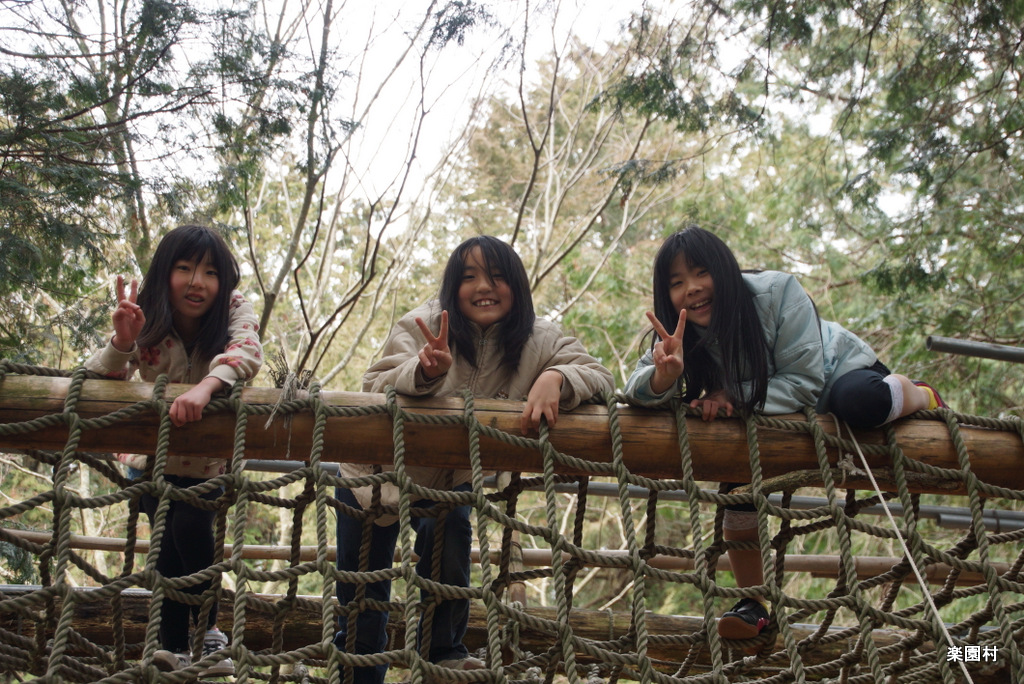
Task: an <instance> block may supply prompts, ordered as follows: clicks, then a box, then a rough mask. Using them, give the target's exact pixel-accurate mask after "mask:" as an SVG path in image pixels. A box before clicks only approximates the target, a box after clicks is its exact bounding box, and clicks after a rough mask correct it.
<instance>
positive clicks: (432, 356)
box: [416, 311, 452, 380]
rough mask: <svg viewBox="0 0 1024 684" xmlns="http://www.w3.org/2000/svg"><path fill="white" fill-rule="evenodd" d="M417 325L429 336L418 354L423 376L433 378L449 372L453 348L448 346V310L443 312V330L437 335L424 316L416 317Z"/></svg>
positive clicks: (424, 334) (425, 335)
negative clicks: (431, 329)
mask: <svg viewBox="0 0 1024 684" xmlns="http://www.w3.org/2000/svg"><path fill="white" fill-rule="evenodd" d="M416 325H418V326H419V327H420V330H421V331H422V332H423V336H424V337H426V338H427V343H426V344H425V345H423V348H422V349H420V352H419V354H418V356H419V359H420V368H422V369H423V377H425V378H427V379H428V380H433V379H434V378H438V377H440V376H442V375H444V374H445V373H447V372H448V369H449V368H451V367H452V350H451V349H450V348H449V347H448V312H447V311H442V312H441V330H440V332H438V333H437V337H434V334H433V333H432V332H431V331H430V328H428V327H427V324H426V323H424V322H423V319H422V318H417V319H416Z"/></svg>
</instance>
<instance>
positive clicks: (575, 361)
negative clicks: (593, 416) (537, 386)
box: [536, 326, 615, 409]
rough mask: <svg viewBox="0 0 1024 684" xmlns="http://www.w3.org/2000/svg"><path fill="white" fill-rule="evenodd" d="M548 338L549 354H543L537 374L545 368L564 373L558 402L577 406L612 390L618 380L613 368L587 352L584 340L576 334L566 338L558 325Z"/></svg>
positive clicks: (564, 407) (573, 406) (570, 406)
mask: <svg viewBox="0 0 1024 684" xmlns="http://www.w3.org/2000/svg"><path fill="white" fill-rule="evenodd" d="M549 340H550V341H549V342H548V349H547V350H546V351H547V353H546V354H542V355H541V359H542V362H541V364H540V365H539V367H538V369H537V374H536V377H539V376H540V374H541V373H543V372H544V371H546V370H556V371H558V372H559V373H561V374H562V377H563V378H564V380H563V382H562V396H561V400H560V401H559V405H560V406H561V407H562V408H563V409H572V408H575V407H577V406H579V405H580V404H581V403H583V402H584V401H588V400H589V399H592V398H593V397H594V396H595V395H597V394H600V393H604V394H606V395H610V394H611V393H612V391H613V390H614V388H615V380H614V378H613V377H612V373H611V371H609V370H608V369H607V368H605V367H604V366H602V365H601V362H600V361H598V360H597V359H595V358H594V357H593V356H591V355H590V354H588V353H587V350H586V348H584V346H583V343H581V342H580V341H579V340H577V339H576V338H575V337H563V336H562V335H561V331H560V330H559V329H558V327H557V326H554V334H553V335H552V336H551V337H550V338H549Z"/></svg>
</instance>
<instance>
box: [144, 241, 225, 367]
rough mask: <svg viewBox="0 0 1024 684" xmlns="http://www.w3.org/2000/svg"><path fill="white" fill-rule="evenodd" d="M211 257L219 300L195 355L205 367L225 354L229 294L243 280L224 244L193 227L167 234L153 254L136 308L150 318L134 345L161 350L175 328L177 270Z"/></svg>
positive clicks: (202, 330)
mask: <svg viewBox="0 0 1024 684" xmlns="http://www.w3.org/2000/svg"><path fill="white" fill-rule="evenodd" d="M207 256H209V259H210V263H211V264H212V265H213V267H214V268H215V269H217V279H218V289H217V297H216V298H215V299H214V301H213V306H211V307H210V310H209V311H207V312H206V314H205V315H204V316H203V319H202V321H201V322H200V325H199V334H198V335H197V336H196V339H195V343H194V344H195V347H194V349H195V350H196V351H197V352H198V354H199V357H200V358H202V359H205V360H207V361H208V360H210V359H212V358H213V357H214V356H216V355H217V354H220V353H221V352H223V351H224V347H226V346H227V343H228V317H229V307H230V305H231V293H232V292H234V290H235V289H236V288H237V287H238V281H239V280H240V278H241V275H240V273H239V270H238V262H237V261H236V260H235V255H234V254H232V253H231V248H229V247H228V245H227V243H226V242H225V241H224V238H222V237H221V236H220V234H219V233H217V232H215V231H214V230H213V229H211V228H207V227H206V226H195V225H184V226H178V227H177V228H175V229H174V230H172V231H171V232H169V233H167V235H164V237H163V239H161V240H160V244H158V245H157V247H156V251H155V252H153V260H152V261H151V262H150V264H149V270H147V271H146V276H145V277H144V278H143V279H142V289H141V290H139V297H138V305H139V306H140V307H142V312H143V313H144V314H145V315H146V323H145V324H144V325H143V326H142V332H140V333H139V338H138V340H136V342H137V343H138V345H139V347H140V348H141V347H152V346H153V345H156V344H158V343H159V342H160V340H162V339H164V338H165V337H166V336H167V335H168V333H170V332H171V329H172V328H173V327H174V310H173V308H172V307H171V295H170V284H171V270H172V269H173V268H174V265H175V264H176V263H177V262H179V261H182V260H184V261H195V262H200V261H202V260H203V259H204V258H206V257H207Z"/></svg>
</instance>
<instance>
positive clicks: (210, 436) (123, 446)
mask: <svg viewBox="0 0 1024 684" xmlns="http://www.w3.org/2000/svg"><path fill="white" fill-rule="evenodd" d="M70 385H71V380H70V379H68V378H53V377H43V376H28V375H24V376H19V375H9V376H7V377H6V378H5V379H4V380H3V382H2V383H0V426H3V424H12V423H24V422H26V421H32V420H35V419H38V418H41V417H43V416H49V415H53V414H60V413H61V412H63V411H64V404H65V399H66V397H67V392H68V388H69V387H70ZM187 388H188V386H187V385H174V384H172V385H169V386H168V389H167V392H166V396H165V398H166V399H172V398H173V397H175V396H177V395H178V394H180V393H181V392H183V391H185V390H186V389H187ZM152 392H153V386H152V385H150V384H147V383H135V382H130V383H126V382H119V381H111V380H86V381H85V382H84V383H83V386H82V391H81V394H80V396H79V398H78V400H77V403H76V407H75V410H76V413H77V414H78V415H79V416H80V417H82V418H96V417H99V416H105V415H108V414H111V413H113V412H115V411H118V410H120V409H125V408H128V407H131V406H133V405H135V404H137V403H138V402H146V401H149V400H150V399H151V397H152ZM280 397H281V391H280V390H276V389H268V388H258V387H254V388H246V389H244V390H243V391H242V394H241V398H242V401H244V402H246V403H247V404H250V405H252V406H254V407H258V408H260V409H261V410H263V411H264V414H267V413H269V411H270V407H272V406H274V405H275V404H277V403H278V401H279V399H280ZM320 398H321V400H322V401H323V402H324V403H325V404H326V405H327V406H329V407H336V408H344V409H348V410H350V411H352V412H357V413H358V412H361V411H367V410H370V407H375V406H380V405H382V404H383V403H384V402H385V397H384V396H383V395H380V394H369V393H359V392H327V391H325V392H322V393H321V395H320ZM397 401H398V406H400V407H401V408H402V409H403V410H404V411H407V412H410V413H415V414H419V415H422V416H449V417H450V416H456V415H462V414H463V413H464V402H463V400H462V399H461V398H451V397H448V398H427V399H421V398H410V397H399V398H398V400H397ZM521 411H522V403H520V402H512V401H501V400H483V399H477V400H476V401H475V411H474V415H475V417H476V419H477V420H478V421H479V422H480V423H481V424H482V425H484V426H487V427H489V428H494V429H497V430H501V431H504V432H506V433H508V434H509V435H514V436H518V435H519V434H520V430H519V416H520V413H521ZM618 415H619V424H620V427H621V433H622V455H623V462H624V464H625V466H626V467H627V468H628V469H629V470H630V471H631V472H633V473H635V474H639V475H643V476H647V477H651V478H662V479H679V478H681V477H682V476H683V472H682V467H681V464H680V456H679V446H678V435H677V432H676V425H675V416H674V415H673V414H672V413H670V412H668V411H656V410H648V409H640V408H632V407H625V406H621V407H619V408H618ZM780 418H787V416H782V417H780ZM788 418H792V419H793V420H796V421H803V420H804V417H803V416H799V415H797V416H788ZM313 420H314V418H313V415H312V412H311V411H308V410H303V411H299V412H297V413H294V414H293V415H291V417H290V421H288V422H286V421H285V418H284V414H278V415H277V417H275V418H274V420H273V421H272V422H271V424H270V426H269V427H267V426H266V425H265V423H266V422H267V419H266V418H265V417H264V415H263V414H261V415H255V416H251V417H250V419H249V420H248V427H247V430H246V433H245V440H246V441H245V450H246V455H247V456H248V457H250V458H264V459H270V458H273V459H291V460H299V461H303V460H307V459H308V458H309V455H310V449H311V439H312V428H313ZM817 422H818V424H819V425H820V426H821V428H822V429H823V431H824V433H825V434H826V435H830V436H835V435H837V433H838V428H837V425H836V424H835V422H834V421H833V419H832V418H831V417H829V416H818V417H817ZM157 425H158V418H157V416H156V414H155V412H153V411H142V412H139V413H137V414H135V415H133V416H131V417H129V418H126V419H124V420H121V421H119V422H117V423H116V424H114V425H111V426H109V427H103V428H99V429H93V430H88V431H86V432H85V433H84V434H83V435H82V439H81V442H80V444H79V448H80V449H81V450H83V451H95V452H120V451H130V452H134V453H153V452H154V450H155V448H156V434H157ZM686 426H687V432H688V435H689V444H690V449H691V453H692V459H693V470H694V476H695V478H696V479H697V480H706V481H732V482H736V481H743V480H745V479H747V480H749V478H750V467H749V462H750V455H749V446H748V444H747V437H746V432H745V429H744V425H743V423H742V422H741V421H740V420H738V419H719V420H715V421H713V422H711V423H705V422H703V421H701V420H699V419H698V418H695V417H691V418H687V419H686ZM234 427H235V416H234V415H233V414H232V413H231V412H230V411H219V412H216V413H213V414H211V415H209V416H207V417H205V418H204V419H203V420H202V421H199V422H197V423H190V424H188V425H186V426H184V427H182V428H175V429H173V430H172V431H171V438H170V447H169V449H170V452H171V453H188V454H191V455H194V456H217V457H223V456H225V455H229V454H231V452H232V448H233V441H232V440H233V435H234ZM959 431H960V433H961V434H962V435H963V440H964V444H965V446H966V448H967V451H968V454H969V458H970V468H971V470H972V472H973V474H974V475H975V476H976V477H977V478H978V479H979V480H980V481H982V482H985V483H992V484H996V485H998V486H1001V487H1008V488H1012V489H1024V467H1022V466H1024V441H1022V438H1021V435H1020V433H1019V432H1013V431H1010V430H1001V429H992V428H990V427H979V426H976V425H961V426H960V427H959ZM894 432H895V439H896V444H897V445H898V446H899V447H900V448H901V449H902V451H903V453H904V454H905V455H906V456H907V457H908V458H910V459H912V460H915V461H919V462H921V463H923V464H927V465H930V466H935V467H938V468H946V469H952V470H957V471H959V470H960V465H959V463H958V460H957V453H956V449H955V446H954V443H953V442H952V440H951V439H950V434H949V429H948V428H947V425H946V423H944V422H942V421H938V420H916V419H904V420H901V421H899V422H898V423H897V424H896V425H895V427H894ZM392 434H393V421H392V418H391V416H390V415H388V414H387V413H380V412H378V413H371V414H365V413H360V414H359V415H351V416H341V415H338V416H331V417H329V418H328V419H327V426H326V432H325V436H324V447H323V452H322V454H321V459H322V460H324V461H332V462H346V461H347V462H357V463H380V464H386V463H391V462H392V461H393V458H394V453H393V452H394V444H393V441H392ZM855 434H856V436H857V439H858V441H859V442H860V443H861V444H862V445H863V447H864V448H865V449H866V450H867V453H866V455H867V459H868V462H869V464H870V465H871V467H872V469H875V468H877V469H880V470H883V471H884V470H885V469H886V468H888V467H890V466H891V459H890V457H889V455H888V453H886V452H885V451H884V449H882V448H881V447H882V446H884V445H885V435H884V433H883V432H882V431H880V430H867V431H857V432H856V433H855ZM67 436H68V429H67V427H66V425H55V426H50V427H46V428H42V429H38V430H31V431H23V430H16V431H10V430H8V431H4V432H3V433H2V434H0V448H11V449H62V448H63V447H64V445H65V443H66V440H67ZM757 437H758V442H759V447H760V459H761V465H762V470H763V474H764V476H765V477H767V478H770V477H777V476H781V475H783V474H786V473H791V472H793V471H814V470H817V469H818V463H817V458H816V456H815V452H814V447H813V441H812V438H811V436H810V435H809V434H808V432H807V431H801V430H790V429H777V428H775V427H758V428H757ZM550 441H551V443H552V444H553V445H554V447H555V448H556V449H558V450H559V451H561V452H563V453H566V454H571V455H575V456H577V457H581V458H586V459H587V460H588V461H592V462H597V463H601V464H610V463H611V462H612V438H611V434H610V431H609V427H608V408H607V407H605V406H597V405H587V406H581V407H579V408H578V409H576V410H575V411H572V412H566V413H564V414H563V415H561V416H560V417H559V420H558V424H557V426H556V427H554V428H553V429H551V431H550ZM405 444H406V453H405V458H406V463H407V464H412V465H430V466H435V467H444V468H459V467H462V468H465V467H467V466H468V451H469V446H468V437H467V430H466V428H465V426H463V425H461V424H451V423H449V424H430V425H427V424H423V423H418V422H411V421H410V422H407V423H406V425H405ZM838 451H839V450H838V449H837V448H830V449H829V456H830V460H831V461H832V462H833V463H835V462H836V461H837V460H838V458H839V456H840V454H839V453H838ZM481 463H482V465H483V467H484V468H486V469H498V470H516V471H521V472H540V471H541V470H542V468H543V462H542V457H541V454H540V452H539V450H537V449H531V448H526V447H524V446H522V445H518V444H514V443H511V442H510V441H506V440H500V439H496V438H494V437H491V436H486V435H485V436H482V438H481ZM559 470H560V471H561V472H566V473H574V472H576V471H575V469H574V468H573V467H571V466H569V465H562V466H559ZM863 484H864V480H863V479H860V478H858V477H857V476H853V477H851V478H850V479H848V480H847V482H845V483H844V486H847V487H859V486H861V485H863ZM881 484H882V486H883V488H889V489H891V484H890V483H888V482H887V481H886V480H885V479H884V478H883V479H882V480H881ZM912 488H914V489H915V490H916V491H937V492H941V493H962V492H963V491H964V489H963V486H962V483H960V482H959V481H956V480H954V481H952V482H945V483H942V482H932V483H929V482H928V481H927V480H923V481H921V482H917V483H912Z"/></svg>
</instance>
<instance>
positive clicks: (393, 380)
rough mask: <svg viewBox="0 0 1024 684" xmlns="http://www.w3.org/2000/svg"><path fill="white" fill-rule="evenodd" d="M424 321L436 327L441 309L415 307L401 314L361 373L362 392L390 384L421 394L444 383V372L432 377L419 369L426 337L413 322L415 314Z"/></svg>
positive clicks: (406, 391) (401, 390)
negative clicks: (377, 355)
mask: <svg viewBox="0 0 1024 684" xmlns="http://www.w3.org/2000/svg"><path fill="white" fill-rule="evenodd" d="M417 316H419V317H420V318H423V319H424V320H425V321H427V322H428V323H427V324H428V325H429V326H430V328H431V329H432V330H438V329H439V326H440V324H441V323H440V321H441V315H440V311H439V310H438V311H434V309H433V308H431V310H430V311H429V314H428V312H427V311H424V310H423V309H422V308H418V309H415V310H414V311H411V312H409V313H407V314H406V315H405V316H402V318H400V319H399V320H398V322H397V323H396V324H395V327H394V328H392V329H391V334H390V335H388V339H387V341H386V342H385V343H384V350H383V355H382V356H381V359H380V361H378V362H377V363H375V364H373V365H372V366H370V368H369V369H367V371H366V373H364V374H363V391H364V392H383V391H384V388H385V387H387V386H388V385H392V386H393V387H394V388H395V391H396V392H398V393H399V394H406V395H410V396H423V395H429V394H433V393H434V392H436V391H437V390H438V389H439V388H440V387H441V385H442V384H443V381H444V378H445V376H444V375H441V376H438V377H436V378H434V379H433V380H427V378H426V377H425V376H424V375H423V373H422V372H420V360H419V356H418V355H419V352H420V349H421V348H422V347H423V345H425V344H426V343H427V340H426V338H424V337H423V333H422V332H421V331H420V329H419V326H418V325H416V317H417Z"/></svg>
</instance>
